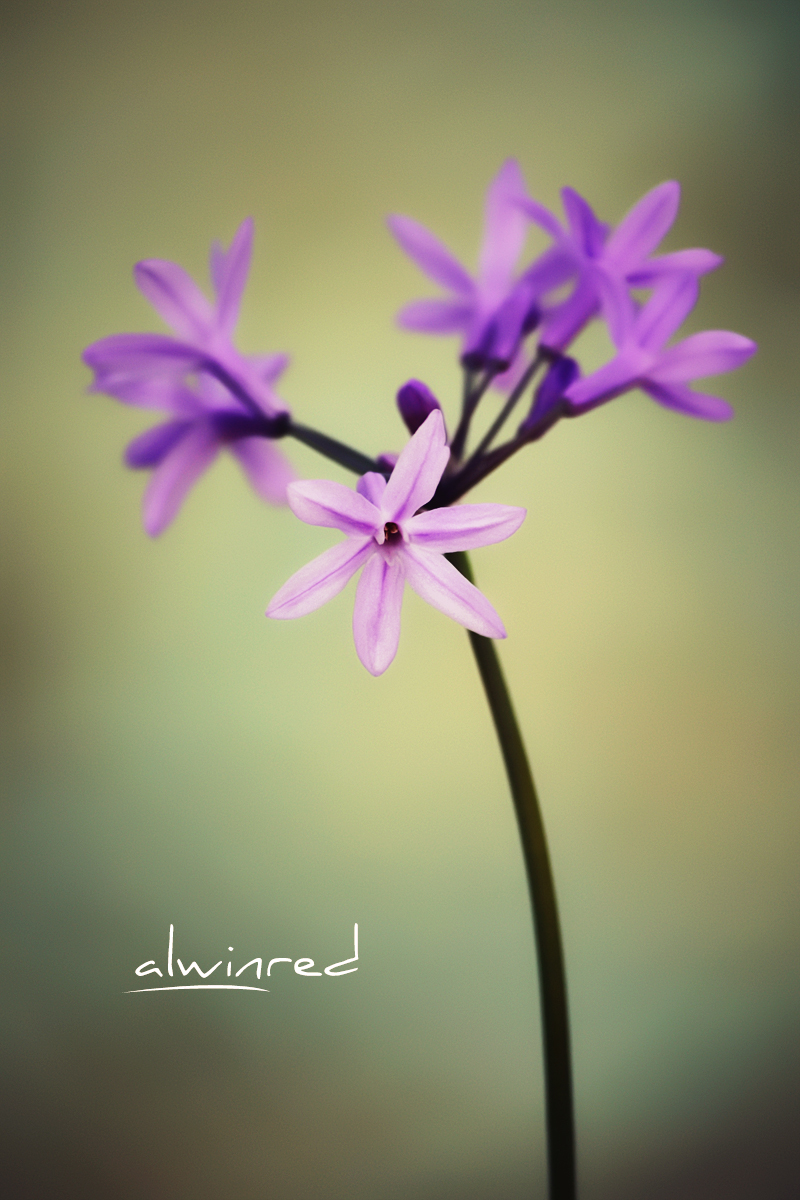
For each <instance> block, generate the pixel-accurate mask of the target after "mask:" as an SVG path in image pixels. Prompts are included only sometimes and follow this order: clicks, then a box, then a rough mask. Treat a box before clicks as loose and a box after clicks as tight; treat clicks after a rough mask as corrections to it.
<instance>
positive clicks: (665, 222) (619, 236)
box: [606, 180, 681, 266]
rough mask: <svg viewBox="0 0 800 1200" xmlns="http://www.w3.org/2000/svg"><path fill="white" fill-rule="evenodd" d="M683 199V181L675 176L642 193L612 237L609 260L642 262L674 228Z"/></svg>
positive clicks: (608, 247) (624, 262)
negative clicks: (675, 180) (676, 179)
mask: <svg viewBox="0 0 800 1200" xmlns="http://www.w3.org/2000/svg"><path fill="white" fill-rule="evenodd" d="M680 201H681V189H680V185H679V184H678V183H675V182H674V180H670V181H668V182H667V183H661V184H659V185H658V187H654V188H653V189H652V191H649V192H648V193H647V194H646V195H645V196H642V198H641V200H639V201H638V202H637V203H636V204H635V205H634V206H633V208H632V209H631V210H630V211H629V212H628V213H626V215H625V216H624V217H623V218H622V220H621V221H620V223H619V225H618V226H617V228H616V229H615V230H614V232H613V233H612V234H611V237H610V238H609V239H608V244H607V246H606V254H607V256H608V258H609V260H613V261H614V262H615V263H617V264H619V265H621V266H624V265H628V264H629V265H631V266H634V265H636V264H638V263H640V262H641V261H642V259H644V258H646V257H647V255H648V254H650V253H651V252H652V251H653V250H655V248H656V246H657V245H658V243H659V242H660V241H661V239H662V238H663V237H664V235H665V234H666V233H667V231H668V230H669V229H670V228H671V226H672V224H673V222H674V220H675V217H676V216H677V215H678V206H679V204H680Z"/></svg>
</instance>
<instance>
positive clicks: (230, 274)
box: [211, 217, 253, 337]
mask: <svg viewBox="0 0 800 1200" xmlns="http://www.w3.org/2000/svg"><path fill="white" fill-rule="evenodd" d="M252 253H253V219H252V217H247V218H246V220H244V221H242V223H241V225H240V226H239V228H238V229H237V230H236V233H235V234H234V236H233V241H232V242H231V244H230V248H229V250H228V252H227V254H226V253H225V252H224V251H222V252H221V253H220V248H219V247H216V246H215V247H214V249H213V250H212V255H211V275H212V278H213V280H214V289H215V291H216V293H217V322H218V328H219V329H220V331H221V332H222V333H224V334H225V335H227V336H228V337H230V335H231V334H232V333H233V330H234V327H235V325H236V321H237V320H238V317H239V304H240V303H241V299H242V292H243V291H244V285H245V284H246V283H247V273H248V271H249V270H250V257H251V255H252Z"/></svg>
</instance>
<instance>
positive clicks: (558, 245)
mask: <svg viewBox="0 0 800 1200" xmlns="http://www.w3.org/2000/svg"><path fill="white" fill-rule="evenodd" d="M680 195H681V190H680V184H678V183H676V182H674V181H668V182H667V183H661V184H659V185H658V187H655V188H653V189H652V191H649V192H647V194H646V195H644V196H642V198H641V200H639V201H637V203H636V204H635V205H634V206H633V208H632V209H631V210H630V212H628V213H626V215H625V216H624V217H623V218H622V220H621V221H620V223H619V225H618V226H617V227H616V229H614V230H613V231H609V227H608V225H605V224H603V222H602V221H599V220H598V218H597V217H596V216H595V214H594V212H593V211H592V209H591V207H590V206H589V204H587V202H586V201H585V200H584V199H583V197H582V196H580V195H579V194H578V193H577V192H576V191H574V190H573V189H572V188H563V189H562V191H561V198H562V202H563V205H564V213H565V215H566V227H564V226H562V225H561V223H560V222H559V221H558V220H557V219H556V218H555V217H554V216H553V214H552V213H551V212H550V211H549V209H547V208H545V207H544V205H542V204H539V202H538V201H536V200H533V199H531V198H530V197H526V199H525V200H524V201H523V203H522V207H523V210H524V211H525V212H526V213H527V215H528V216H529V217H530V218H531V220H532V221H535V222H536V224H537V225H539V226H540V227H541V228H542V229H544V230H545V231H546V232H547V233H549V234H550V235H551V237H552V238H553V239H554V243H555V244H554V246H553V247H552V248H551V249H550V250H549V251H546V253H545V255H544V256H543V258H542V260H540V262H541V261H544V260H546V259H547V257H548V255H549V256H550V257H551V259H552V262H553V266H554V267H555V266H556V265H558V264H561V265H562V266H564V265H566V264H570V265H569V268H568V270H567V273H566V274H565V275H564V279H567V278H568V277H569V275H570V274H575V273H577V280H576V283H575V287H574V289H573V291H572V293H571V295H569V296H568V297H567V299H566V300H564V301H561V302H560V303H557V304H555V305H550V306H549V307H548V306H545V311H544V313H543V317H542V344H543V345H546V346H548V347H550V348H551V349H553V350H562V349H563V348H564V347H565V346H567V345H568V344H569V343H570V342H571V341H572V339H573V338H574V337H575V336H576V335H577V334H578V333H579V332H580V331H581V329H582V328H583V326H584V325H585V324H586V323H587V321H589V320H590V319H591V318H592V317H593V316H595V315H596V314H597V313H598V312H599V310H600V308H601V305H602V302H603V297H604V294H605V292H604V281H605V280H611V281H612V282H614V283H617V284H618V285H625V286H628V287H652V286H654V285H655V284H656V283H657V282H658V281H659V280H661V279H663V278H664V277H665V276H668V275H670V274H681V275H684V274H686V275H693V276H694V277H695V278H697V277H698V276H700V275H704V274H706V273H707V272H708V271H713V270H714V268H715V267H718V266H719V265H720V263H721V262H722V259H721V258H720V256H719V255H718V254H713V253H712V251H710V250H703V249H691V250H678V251H676V252H675V253H672V254H663V255H660V256H658V257H656V258H649V257H648V256H649V255H650V254H652V252H653V250H655V248H656V246H658V244H659V242H660V241H661V240H662V239H663V237H664V236H665V234H666V233H667V232H668V231H669V229H670V228H671V227H672V224H673V222H674V220H675V217H676V216H677V213H678V205H679V204H680ZM537 270H541V266H540V265H539V264H536V263H535V264H534V266H533V268H531V271H532V272H535V271H537ZM559 282H561V281H559Z"/></svg>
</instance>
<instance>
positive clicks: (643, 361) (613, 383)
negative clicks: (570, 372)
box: [564, 346, 653, 408]
mask: <svg viewBox="0 0 800 1200" xmlns="http://www.w3.org/2000/svg"><path fill="white" fill-rule="evenodd" d="M652 363H653V355H652V354H647V353H645V352H643V351H641V350H639V348H638V347H636V346H632V347H630V348H629V349H626V350H623V351H622V352H621V353H619V354H618V355H617V357H616V358H612V360H611V362H608V363H606V364H605V366H603V367H600V369H599V370H598V371H593V372H592V374H591V375H586V376H585V377H584V378H583V379H576V380H575V382H574V383H572V384H570V386H569V387H568V388H567V390H566V392H565V393H564V395H565V396H566V398H567V400H569V401H570V403H571V404H572V405H575V406H577V407H578V408H584V407H585V406H587V405H589V404H591V405H592V407H594V406H595V405H596V404H601V403H602V402H603V401H604V400H611V399H612V398H613V397H614V396H619V394H620V393H621V392H626V391H628V389H629V388H632V387H634V386H635V384H636V381H637V380H638V379H640V378H641V377H642V376H643V374H644V373H645V372H646V371H647V369H648V368H649V367H650V366H651V365H652Z"/></svg>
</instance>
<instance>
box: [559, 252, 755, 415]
mask: <svg viewBox="0 0 800 1200" xmlns="http://www.w3.org/2000/svg"><path fill="white" fill-rule="evenodd" d="M698 290H699V289H698V283H697V277H696V276H695V275H668V276H666V277H665V278H664V279H663V280H662V281H661V282H660V283H659V284H658V285H657V287H656V289H655V291H654V292H653V295H652V296H651V297H650V299H649V300H648V302H647V304H645V305H644V306H643V307H642V308H641V309H637V308H636V306H635V304H634V303H633V301H632V300H631V298H630V296H629V295H628V293H627V291H623V290H621V289H619V288H614V287H607V289H606V296H605V298H604V307H605V308H606V311H607V314H608V317H609V326H610V330H611V336H612V338H613V341H614V343H615V345H616V346H617V349H618V353H617V355H616V356H615V357H614V358H613V359H612V360H611V361H610V362H608V363H606V365H605V366H603V367H601V368H600V369H599V370H598V371H594V372H593V373H592V374H591V375H587V376H586V377H585V378H584V379H577V380H575V382H574V383H572V384H570V386H569V387H568V388H567V389H566V392H565V393H564V394H565V396H566V399H567V401H568V402H569V405H570V407H571V410H572V412H573V413H579V412H582V411H585V410H588V409H590V408H594V407H596V405H598V404H603V403H604V402H605V401H606V400H611V399H612V398H613V397H614V396H619V395H620V394H621V393H622V392H627V391H629V390H630V389H631V388H634V387H639V388H641V389H642V391H644V392H647V394H648V395H649V396H652V398H653V399H654V400H657V401H658V403H659V404H663V405H664V406H665V407H666V408H672V409H675V410H676V411H677V412H682V413H686V414H687V415H688V416H691V417H704V418H705V419H706V420H707V421H727V420H728V419H729V417H731V416H732V415H733V409H732V408H731V406H730V405H729V404H728V403H727V401H725V400H721V399H720V398H719V397H718V396H708V395H705V394H704V393H702V392H695V391H693V390H692V388H690V387H688V386H687V385H688V384H689V383H690V382H691V381H692V380H694V379H702V378H704V377H705V376H707V375H720V374H722V373H723V372H724V371H733V370H735V369H736V367H740V366H741V365H742V364H743V363H745V362H746V361H747V359H748V358H750V356H751V355H752V354H754V353H755V351H756V349H757V346H756V343H755V342H751V341H750V339H749V338H746V337H742V336H741V335H740V334H738V333H729V332H728V331H727V330H723V329H713V330H706V331H705V332H703V333H694V334H692V335H691V336H690V337H687V338H684V339H683V341H680V342H676V343H675V345H674V346H668V347H666V348H664V343H665V342H666V341H667V340H668V338H670V337H671V336H672V334H673V333H674V332H675V330H676V329H677V328H678V326H679V325H680V324H681V322H682V321H683V320H684V318H685V317H686V316H687V314H688V313H689V312H691V310H692V308H693V307H694V305H695V302H696V300H697V294H698Z"/></svg>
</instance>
